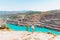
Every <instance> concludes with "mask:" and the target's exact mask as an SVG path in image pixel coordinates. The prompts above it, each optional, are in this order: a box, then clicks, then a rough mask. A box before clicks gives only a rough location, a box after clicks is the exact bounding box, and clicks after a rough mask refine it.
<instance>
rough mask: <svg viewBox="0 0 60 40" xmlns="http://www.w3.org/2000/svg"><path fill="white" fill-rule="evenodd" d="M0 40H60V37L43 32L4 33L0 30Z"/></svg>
mask: <svg viewBox="0 0 60 40" xmlns="http://www.w3.org/2000/svg"><path fill="white" fill-rule="evenodd" d="M0 40H60V35H53V34H47V33H41V32H34V33H33V34H32V33H31V32H26V31H2V30H0Z"/></svg>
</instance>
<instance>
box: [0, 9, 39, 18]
mask: <svg viewBox="0 0 60 40" xmlns="http://www.w3.org/2000/svg"><path fill="white" fill-rule="evenodd" d="M35 13H40V12H39V11H30V10H23V11H0V17H7V16H11V15H13V16H14V15H21V14H35Z"/></svg>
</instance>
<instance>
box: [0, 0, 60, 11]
mask: <svg viewBox="0 0 60 40" xmlns="http://www.w3.org/2000/svg"><path fill="white" fill-rule="evenodd" d="M56 9H60V0H0V11H21V10H33V11H49V10H56Z"/></svg>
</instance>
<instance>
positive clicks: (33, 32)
mask: <svg viewBox="0 0 60 40" xmlns="http://www.w3.org/2000/svg"><path fill="white" fill-rule="evenodd" d="M32 33H34V24H33V25H32Z"/></svg>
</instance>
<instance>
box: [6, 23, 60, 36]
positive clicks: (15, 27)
mask: <svg viewBox="0 0 60 40" xmlns="http://www.w3.org/2000/svg"><path fill="white" fill-rule="evenodd" d="M7 26H8V27H9V28H10V29H11V30H14V31H26V26H18V25H14V24H7ZM28 31H29V32H32V28H31V26H29V27H28ZM34 32H45V33H48V32H51V33H52V34H57V35H60V32H59V31H56V30H51V29H48V28H44V27H37V26H35V27H34Z"/></svg>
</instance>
